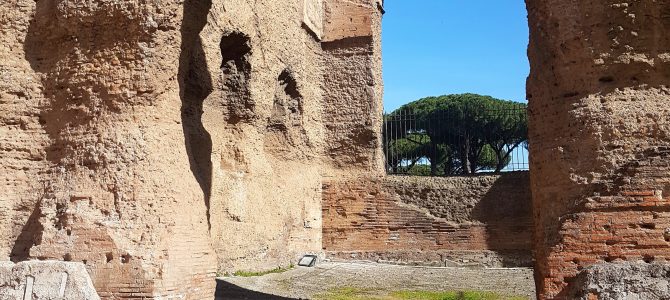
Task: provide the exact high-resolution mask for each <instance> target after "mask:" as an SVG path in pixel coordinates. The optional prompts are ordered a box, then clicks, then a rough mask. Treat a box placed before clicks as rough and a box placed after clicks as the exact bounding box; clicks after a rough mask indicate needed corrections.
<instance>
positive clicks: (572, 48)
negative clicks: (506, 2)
mask: <svg viewBox="0 0 670 300" xmlns="http://www.w3.org/2000/svg"><path fill="white" fill-rule="evenodd" d="M526 3H527V7H528V13H529V26H530V32H531V34H530V47H529V58H530V63H531V74H530V77H529V80H528V99H529V106H530V136H529V138H530V156H531V175H532V176H531V186H532V191H533V203H534V209H533V211H534V212H535V214H534V219H535V224H536V230H535V245H536V261H537V264H536V282H537V285H538V292H539V298H540V299H574V298H573V296H572V295H573V292H574V291H575V290H579V289H580V284H581V283H580V282H581V281H583V280H581V279H578V278H582V277H583V276H586V275H588V274H586V275H584V274H582V273H583V272H587V271H583V270H592V269H593V268H595V269H596V270H597V269H599V268H601V269H603V270H610V271H608V272H612V273H613V274H619V275H617V276H619V280H621V281H626V282H629V281H628V280H625V279H626V278H628V277H630V276H632V275H631V274H632V273H631V272H630V271H626V270H631V268H632V267H634V266H635V264H636V262H654V261H657V262H658V261H665V260H667V259H668V258H670V175H669V174H670V173H669V172H670V167H669V166H670V113H669V112H670V89H669V88H668V83H669V82H670V72H668V70H670V36H669V35H668V32H669V30H670V18H669V17H670V3H669V2H668V1H618V2H616V1H559V0H549V1H547V0H541V1H540V0H527V1H526ZM591 267H592V268H591ZM616 268H619V270H620V271H612V270H613V269H616ZM635 268H637V267H635ZM633 273H634V272H633ZM649 273H650V272H640V273H638V274H636V275H635V276H642V277H644V276H651V275H649ZM589 276H590V275H589ZM602 277H606V276H602ZM598 278H600V277H593V278H590V280H598ZM654 280H655V279H654ZM638 281H639V280H638ZM642 281H646V280H642ZM648 281H649V282H652V278H649V280H648ZM630 282H633V281H630ZM601 283H602V284H604V285H607V284H608V283H607V282H606V281H603V282H601ZM591 284H593V282H591ZM609 284H612V283H611V282H610V283H609ZM613 287H616V286H610V287H609V288H613ZM630 288H635V287H633V286H628V287H627V289H630ZM607 289H608V287H604V288H603V289H602V290H601V291H599V290H592V291H582V292H585V293H587V295H585V296H584V299H586V298H588V299H610V298H609V297H608V294H607V293H605V292H607ZM610 291H611V289H610ZM631 291H632V290H631ZM657 296H658V295H657ZM599 297H600V298H599Z"/></svg>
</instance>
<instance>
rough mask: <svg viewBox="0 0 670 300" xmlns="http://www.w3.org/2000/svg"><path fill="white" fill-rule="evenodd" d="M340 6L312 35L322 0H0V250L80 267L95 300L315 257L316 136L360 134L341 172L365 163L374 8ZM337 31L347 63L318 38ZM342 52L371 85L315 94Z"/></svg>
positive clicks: (373, 141)
mask: <svg viewBox="0 0 670 300" xmlns="http://www.w3.org/2000/svg"><path fill="white" fill-rule="evenodd" d="M325 2H328V3H325ZM346 2H351V1H346ZM352 3H353V2H352ZM355 3H356V6H357V7H358V8H359V10H358V11H357V13H356V18H354V19H355V21H352V22H354V23H357V22H359V19H360V18H359V17H362V16H363V15H364V14H365V13H367V14H368V16H367V17H366V18H364V19H365V20H366V22H367V24H369V28H368V29H367V30H362V29H361V30H359V29H357V27H356V26H354V27H350V26H349V25H347V23H346V22H344V23H342V22H340V23H338V24H339V25H336V26H327V28H328V29H327V30H325V29H324V28H326V26H325V24H326V23H327V22H330V23H332V22H331V21H332V20H333V19H334V18H337V19H340V20H347V18H343V17H342V16H341V15H340V14H347V13H348V12H347V10H336V11H334V12H332V11H330V10H328V9H327V7H329V6H328V5H334V4H337V1H334V0H329V1H317V0H296V1H274V0H260V1H254V2H253V3H247V2H245V1H216V0H186V1H158V2H146V1H139V2H138V1H131V0H101V1H83V0H68V1H62V0H54V1H31V0H12V1H5V2H3V3H2V4H0V36H2V37H3V41H6V42H5V43H4V44H3V45H2V46H0V58H1V60H0V112H1V116H0V193H1V194H0V260H12V261H16V262H19V261H24V260H31V259H40V260H63V261H76V262H82V263H84V264H85V266H86V269H87V270H88V272H89V274H90V275H91V279H92V281H93V283H94V285H95V287H96V289H97V292H98V293H99V294H100V296H101V297H102V298H106V299H115V298H124V299H125V298H128V299H133V298H138V299H144V298H158V297H163V298H177V297H180V298H189V299H205V298H207V297H211V296H212V294H213V292H212V291H213V288H214V281H213V277H214V276H215V274H216V272H217V271H218V272H225V271H235V270H239V269H249V270H265V269H271V268H275V267H276V266H278V265H288V264H290V263H292V262H295V259H296V258H298V257H299V256H300V255H302V254H304V253H319V252H321V251H322V246H321V232H322V230H321V182H322V178H323V175H324V174H332V173H333V172H334V171H333V170H334V169H335V167H334V165H335V164H333V163H332V160H333V157H332V155H331V153H332V151H331V149H330V148H331V145H332V143H331V142H330V141H328V139H330V138H335V139H337V140H338V142H339V143H341V144H343V145H348V144H352V145H360V146H358V148H356V149H357V151H361V152H362V153H365V154H363V155H362V156H358V158H359V159H360V161H361V162H363V163H362V164H361V165H358V166H355V167H353V166H352V169H354V168H355V169H357V170H358V169H363V170H372V169H374V168H375V162H377V161H378V157H379V156H375V155H376V154H375V153H376V152H375V151H376V150H375V149H376V148H377V146H378V140H379V139H378V137H377V136H376V134H377V133H376V132H375V130H374V129H369V128H377V127H378V126H377V125H376V123H375V122H378V120H379V119H380V112H379V111H378V109H373V108H378V107H381V106H380V105H378V103H380V102H381V80H380V78H381V63H380V55H381V50H380V47H379V45H378V44H379V41H380V36H379V35H380V26H379V25H380V22H381V21H380V18H381V13H380V10H379V8H378V7H377V3H376V1H362V0H361V1H356V2H355ZM326 11H329V13H326ZM352 20H353V19H352ZM320 23H322V24H320ZM342 26H344V27H346V28H348V29H347V30H346V32H347V34H348V35H347V38H349V37H351V38H354V39H356V40H357V41H364V42H357V43H356V44H355V45H354V44H352V45H350V44H348V43H343V44H341V45H339V46H338V47H337V49H338V51H342V52H343V53H344V52H348V53H356V56H355V58H354V59H352V60H350V58H351V57H350V56H348V55H331V54H332V53H333V52H332V51H330V50H331V49H333V47H332V45H334V44H333V43H339V42H340V41H341V40H342V39H345V37H339V36H335V37H334V38H330V39H329V40H328V42H326V41H324V40H322V39H323V36H324V35H325V34H326V33H327V32H331V31H333V30H335V31H338V30H339V29H338V28H340V27H342ZM340 31H341V30H340ZM331 36H332V35H331ZM328 43H330V44H328ZM360 49H365V50H364V51H360ZM348 62H353V63H354V64H356V68H355V71H352V72H353V73H352V74H358V73H359V72H361V73H365V74H368V75H369V78H375V79H374V80H368V81H360V80H359V79H360V78H358V77H354V76H353V75H352V77H351V78H348V77H341V78H337V81H338V82H340V83H341V84H342V85H343V86H346V88H344V89H341V90H338V91H337V93H333V92H332V91H331V90H329V92H328V93H329V94H328V95H329V96H328V97H326V91H325V89H324V88H325V87H327V86H329V85H332V84H333V82H332V81H331V79H332V78H327V77H326V73H328V72H332V69H333V68H334V67H335V66H344V65H345V64H346V63H348ZM350 75H351V74H350ZM369 89H370V90H372V91H374V92H373V93H369V94H365V92H366V91H368V90H369ZM349 94H352V96H351V97H349ZM360 95H366V97H365V98H361V97H359V96H360ZM335 97H343V98H345V99H354V98H356V99H358V100H359V101H360V102H359V103H356V104H354V103H352V104H351V105H350V106H351V107H356V109H352V110H349V109H342V110H338V109H335V108H333V106H334V105H342V106H343V107H346V106H347V103H345V102H338V101H335V100H333V99H335ZM367 102H369V103H367ZM362 106H368V107H371V109H368V110H364V111H362V110H359V109H358V108H359V107H362ZM324 112H328V114H329V115H328V117H326V116H325V115H324ZM333 113H334V114H351V113H353V114H355V115H353V116H347V117H334V116H332V115H331V114H333ZM326 118H332V119H328V120H327V121H328V122H326ZM334 119H336V120H343V119H348V120H355V121H356V122H354V121H352V122H350V123H351V124H353V125H355V126H351V127H352V128H355V129H356V130H358V131H365V128H368V129H369V130H368V131H365V133H370V132H371V133H370V134H362V135H350V134H349V132H339V131H337V132H332V131H329V130H328V129H327V127H326V124H327V123H332V122H333V120H334ZM348 140H349V141H348ZM363 156H368V157H363ZM346 168H347V167H346V166H344V167H338V168H337V169H338V170H339V171H343V172H346Z"/></svg>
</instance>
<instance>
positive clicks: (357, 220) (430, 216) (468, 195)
mask: <svg viewBox="0 0 670 300" xmlns="http://www.w3.org/2000/svg"><path fill="white" fill-rule="evenodd" d="M528 179H529V176H528V173H527V172H518V173H508V174H503V175H482V176H477V177H450V178H428V177H401V176H389V177H384V178H375V179H358V180H347V181H331V182H327V183H325V184H324V191H323V195H324V197H323V215H324V217H323V218H324V225H323V232H324V233H323V244H324V249H325V250H326V251H328V254H329V255H331V256H336V257H339V258H348V259H351V258H354V259H375V260H382V261H394V262H399V263H417V264H433V265H445V264H446V265H468V264H476V265H485V266H527V265H529V264H531V251H530V250H531V248H532V247H531V232H532V226H531V223H532V219H531V211H530V207H531V200H530V189H529V181H528Z"/></svg>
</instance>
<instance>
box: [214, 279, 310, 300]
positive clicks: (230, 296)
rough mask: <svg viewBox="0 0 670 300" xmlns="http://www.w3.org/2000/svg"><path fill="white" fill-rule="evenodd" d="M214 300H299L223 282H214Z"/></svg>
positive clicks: (218, 280)
mask: <svg viewBox="0 0 670 300" xmlns="http://www.w3.org/2000/svg"><path fill="white" fill-rule="evenodd" d="M214 296H215V300H223V299H226V300H243V299H269V300H300V299H299V298H286V297H281V296H275V295H270V294H265V293H261V292H256V291H252V290H248V289H245V288H243V287H240V286H237V285H235V284H232V283H230V282H227V281H225V280H220V279H217V280H216V293H215V294H214Z"/></svg>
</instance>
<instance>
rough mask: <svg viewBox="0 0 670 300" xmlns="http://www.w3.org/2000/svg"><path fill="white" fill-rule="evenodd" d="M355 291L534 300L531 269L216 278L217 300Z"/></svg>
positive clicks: (373, 268) (316, 271) (371, 267)
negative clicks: (479, 294) (494, 295)
mask: <svg viewBox="0 0 670 300" xmlns="http://www.w3.org/2000/svg"><path fill="white" fill-rule="evenodd" d="M344 288H353V289H364V290H371V291H375V292H378V293H379V295H382V294H385V293H387V292H392V291H401V290H411V291H415V290H422V291H453V290H458V291H461V290H477V291H490V292H495V293H498V294H501V295H515V296H527V297H528V299H535V285H534V282H533V270H532V269H468V268H433V267H412V266H396V265H385V264H377V263H367V262H357V263H351V262H347V263H343V262H323V263H320V264H318V265H317V266H316V267H313V268H304V267H297V268H296V269H293V270H290V271H287V272H284V273H278V274H269V275H265V276H258V277H222V278H218V279H217V293H216V299H217V300H221V299H314V298H315V297H316V298H318V296H319V295H323V294H326V293H328V292H330V291H334V290H338V289H344Z"/></svg>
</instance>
